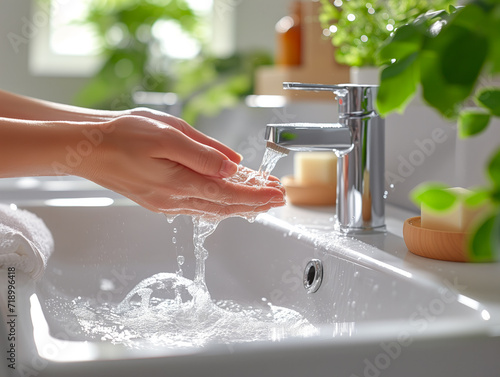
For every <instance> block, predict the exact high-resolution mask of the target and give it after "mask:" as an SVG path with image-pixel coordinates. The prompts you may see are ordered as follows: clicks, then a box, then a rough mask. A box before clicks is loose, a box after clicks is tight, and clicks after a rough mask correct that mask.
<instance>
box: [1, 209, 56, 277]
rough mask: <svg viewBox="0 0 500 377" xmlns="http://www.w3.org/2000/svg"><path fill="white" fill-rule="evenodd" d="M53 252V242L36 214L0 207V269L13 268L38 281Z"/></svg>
mask: <svg viewBox="0 0 500 377" xmlns="http://www.w3.org/2000/svg"><path fill="white" fill-rule="evenodd" d="M53 250H54V239H53V238H52V234H51V233H50V231H49V229H48V228H47V226H46V225H45V223H44V222H43V221H42V220H41V219H40V218H39V217H37V216H36V215H35V214H33V213H31V212H28V211H25V210H22V209H11V208H10V207H9V206H7V205H4V204H0V268H8V267H15V268H16V269H19V270H22V271H24V272H26V273H27V274H28V275H29V276H31V277H32V278H33V279H35V280H37V279H39V278H40V277H41V276H42V275H43V273H44V271H45V267H46V266H47V260H48V259H49V256H50V254H52V251H53Z"/></svg>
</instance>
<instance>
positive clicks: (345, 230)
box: [334, 222, 387, 236]
mask: <svg viewBox="0 0 500 377" xmlns="http://www.w3.org/2000/svg"><path fill="white" fill-rule="evenodd" d="M334 230H335V233H338V234H342V235H346V236H358V235H365V234H366V235H368V234H386V233H387V227H386V226H385V225H381V226H377V227H367V228H350V227H344V226H341V225H340V223H338V222H337V224H335V228H334Z"/></svg>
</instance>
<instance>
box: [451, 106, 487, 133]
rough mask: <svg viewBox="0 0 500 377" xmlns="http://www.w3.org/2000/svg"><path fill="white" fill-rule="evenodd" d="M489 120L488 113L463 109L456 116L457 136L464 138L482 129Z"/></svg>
mask: <svg viewBox="0 0 500 377" xmlns="http://www.w3.org/2000/svg"><path fill="white" fill-rule="evenodd" d="M489 122H490V114H487V113H485V112H482V111H479V110H464V111H462V112H461V113H460V116H459V118H458V136H460V137H461V138H463V139H465V138H467V137H469V136H473V135H477V134H479V133H481V132H482V131H484V130H485V129H486V127H487V126H488V123H489Z"/></svg>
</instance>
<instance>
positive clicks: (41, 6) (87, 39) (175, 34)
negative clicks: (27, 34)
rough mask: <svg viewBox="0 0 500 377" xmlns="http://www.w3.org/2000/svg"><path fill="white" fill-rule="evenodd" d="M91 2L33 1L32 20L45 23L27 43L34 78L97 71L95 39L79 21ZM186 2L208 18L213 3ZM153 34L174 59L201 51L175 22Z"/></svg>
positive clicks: (160, 25) (164, 23) (204, 0)
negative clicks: (39, 20) (41, 20)
mask: <svg viewBox="0 0 500 377" xmlns="http://www.w3.org/2000/svg"><path fill="white" fill-rule="evenodd" d="M91 1H92V0H51V1H50V5H49V4H48V3H47V2H41V3H40V2H39V1H37V0H34V1H33V9H34V11H33V19H35V18H36V17H39V18H40V19H41V18H42V17H44V19H46V20H47V22H44V23H41V24H40V25H38V26H39V27H38V28H37V33H35V34H34V35H33V37H32V39H31V43H30V70H31V71H32V73H33V74H34V75H44V76H46V75H53V76H91V75H93V74H94V73H95V72H97V70H98V69H99V67H100V65H101V61H102V59H101V58H100V57H99V50H100V48H99V47H100V46H99V41H98V38H97V36H96V35H95V34H94V31H93V29H92V27H91V26H89V25H86V24H83V23H81V22H79V21H81V20H82V18H84V17H85V14H86V13H87V12H88V9H89V8H88V7H89V4H90V3H91ZM94 1H95V0H94ZM186 2H187V3H188V4H189V6H190V7H191V8H192V9H193V10H195V11H196V12H198V13H199V14H200V15H202V16H206V17H209V16H210V13H211V10H212V6H213V1H212V0H186ZM152 31H153V35H155V37H156V38H157V39H158V40H159V42H160V45H161V51H162V52H163V53H165V54H167V55H169V56H171V57H173V58H181V59H190V58H193V57H194V56H196V54H197V53H198V52H199V50H200V47H201V46H200V45H199V43H198V41H196V40H194V39H193V38H191V37H190V36H189V35H187V34H186V33H184V32H183V31H182V30H181V28H180V27H179V25H178V23H176V22H175V21H158V23H157V24H155V25H154V27H153V30H152ZM162 36H164V37H163V38H162Z"/></svg>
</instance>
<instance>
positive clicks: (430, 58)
mask: <svg viewBox="0 0 500 377" xmlns="http://www.w3.org/2000/svg"><path fill="white" fill-rule="evenodd" d="M440 64H441V57H440V56H439V54H438V53H437V52H435V51H423V52H422V53H421V54H420V75H421V79H420V81H421V84H422V92H423V93H422V94H423V97H424V99H425V101H426V102H427V103H428V104H429V105H430V106H432V107H434V108H435V109H436V110H438V111H439V112H440V113H441V114H442V115H443V116H444V117H446V118H454V117H456V115H457V112H458V107H459V105H460V104H461V103H462V101H464V100H465V99H466V98H467V97H468V96H469V94H470V92H471V91H472V87H470V88H467V87H463V86H460V85H451V84H449V83H447V82H446V81H445V79H444V78H443V76H442V74H441V71H440V70H439V69H438V67H439V66H440Z"/></svg>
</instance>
